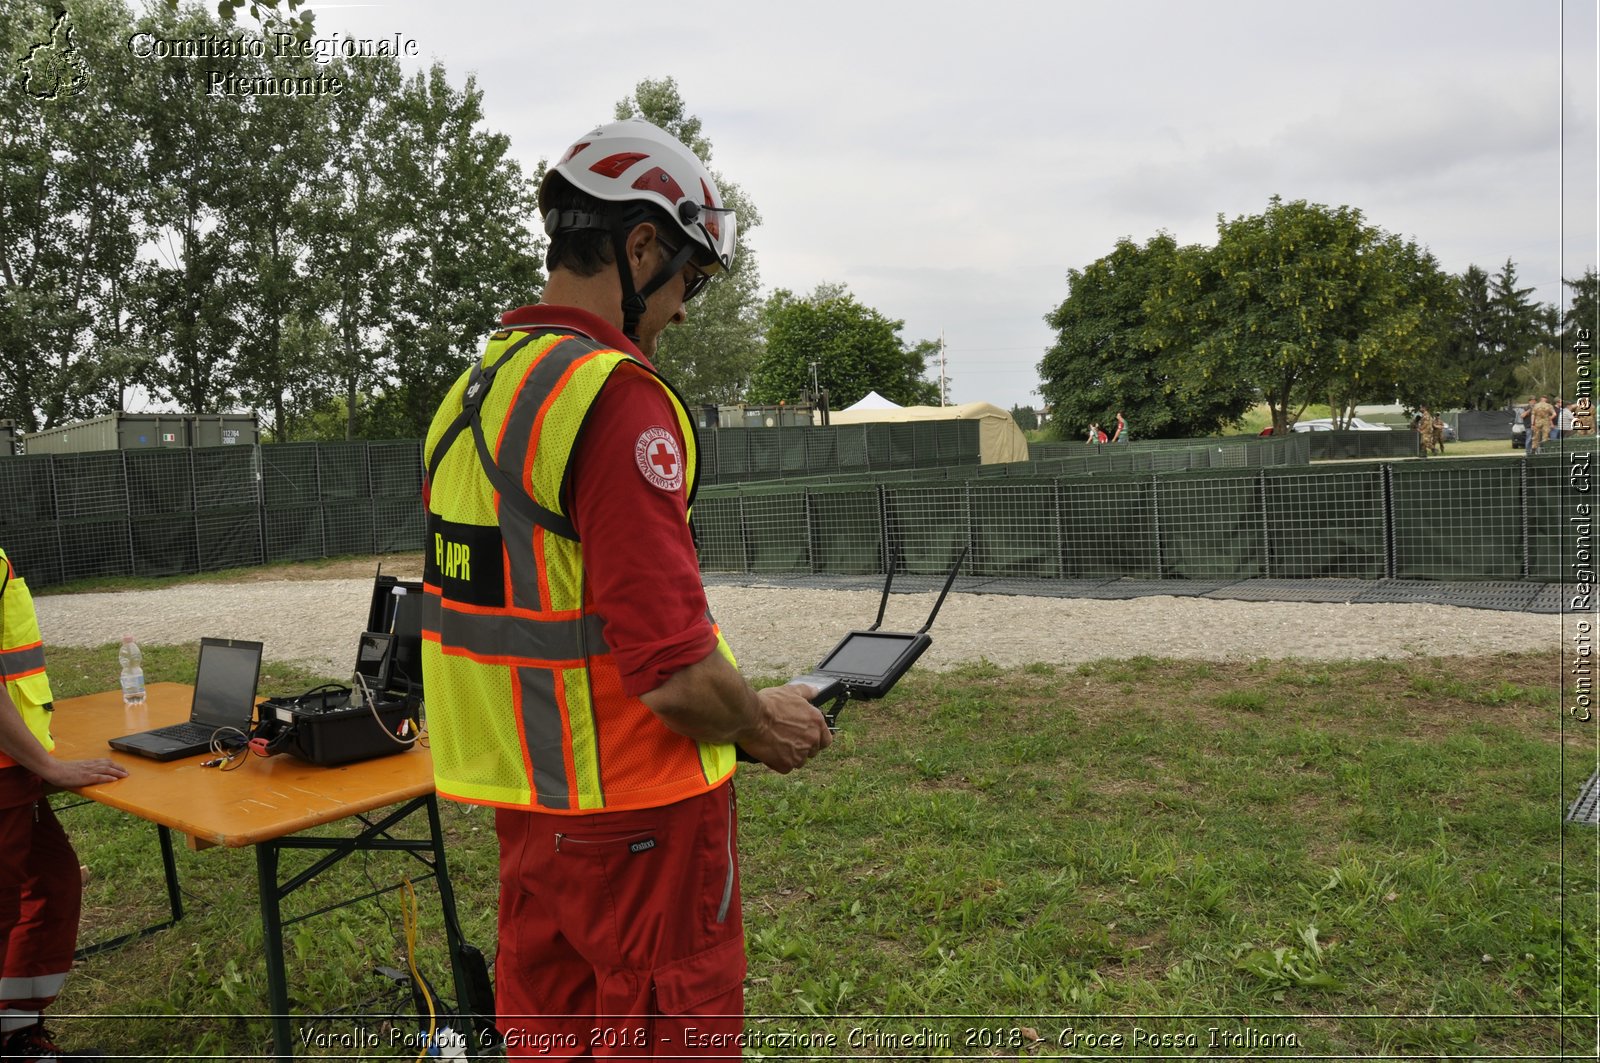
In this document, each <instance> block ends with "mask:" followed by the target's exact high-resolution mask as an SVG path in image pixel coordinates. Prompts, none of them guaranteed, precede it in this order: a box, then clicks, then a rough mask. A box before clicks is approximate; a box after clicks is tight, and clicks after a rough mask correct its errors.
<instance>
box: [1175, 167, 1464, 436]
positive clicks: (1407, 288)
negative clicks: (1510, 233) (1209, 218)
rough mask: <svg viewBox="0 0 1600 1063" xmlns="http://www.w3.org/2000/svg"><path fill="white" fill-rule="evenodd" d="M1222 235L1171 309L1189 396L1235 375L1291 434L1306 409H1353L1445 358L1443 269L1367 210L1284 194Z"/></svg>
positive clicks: (1185, 272) (1223, 223)
mask: <svg viewBox="0 0 1600 1063" xmlns="http://www.w3.org/2000/svg"><path fill="white" fill-rule="evenodd" d="M1217 230H1218V239H1217V245H1216V247H1214V248H1213V249H1211V250H1210V251H1209V252H1206V253H1204V254H1203V255H1197V256H1194V262H1193V264H1190V265H1186V266H1183V267H1181V268H1180V272H1179V274H1178V276H1177V283H1176V284H1175V285H1174V286H1173V289H1172V290H1173V294H1172V295H1170V296H1164V297H1163V298H1162V300H1160V304H1159V310H1158V316H1159V318H1160V320H1161V322H1162V327H1163V328H1164V329H1165V330H1167V331H1166V336H1167V340H1166V345H1167V346H1172V347H1178V348H1179V349H1182V350H1183V353H1182V355H1181V357H1180V361H1179V364H1180V365H1181V366H1182V367H1183V368H1184V374H1183V376H1184V380H1183V383H1182V384H1181V385H1180V391H1179V395H1180V398H1185V397H1187V396H1189V395H1192V394H1194V393H1195V389H1197V388H1202V387H1209V386H1211V382H1212V381H1214V380H1216V379H1219V378H1230V379H1232V380H1234V381H1236V382H1238V383H1240V384H1244V385H1247V386H1249V387H1252V388H1254V389H1255V390H1256V391H1257V392H1258V393H1259V394H1260V396H1261V397H1262V398H1263V399H1264V400H1265V401H1266V403H1267V406H1268V408H1269V409H1270V410H1271V411H1272V420H1273V428H1274V430H1275V431H1278V432H1283V431H1285V430H1287V428H1288V424H1289V421H1290V419H1291V410H1292V409H1295V408H1296V404H1299V407H1300V408H1303V406H1304V404H1305V403H1307V402H1311V401H1318V400H1323V399H1325V398H1326V397H1329V396H1331V397H1333V398H1334V400H1335V401H1336V402H1338V403H1341V404H1346V403H1348V402H1349V401H1350V400H1351V399H1352V398H1355V397H1361V396H1364V395H1367V394H1371V393H1372V391H1373V390H1374V389H1375V388H1378V387H1381V386H1387V385H1388V384H1390V383H1391V382H1393V381H1397V380H1401V379H1403V378H1404V377H1405V375H1406V373H1407V372H1408V371H1415V368H1416V367H1418V366H1422V365H1426V364H1427V362H1428V360H1429V359H1432V358H1437V356H1438V349H1439V347H1440V344H1441V343H1442V338H1443V327H1442V324H1441V323H1440V322H1439V320H1438V316H1439V314H1440V313H1441V312H1444V311H1445V309H1446V308H1445V307H1441V306H1439V305H1437V300H1438V299H1439V298H1440V296H1439V292H1440V291H1441V290H1443V287H1442V285H1441V284H1440V282H1439V281H1438V280H1437V279H1436V278H1434V276H1433V274H1434V273H1436V272H1437V265H1436V264H1434V263H1433V260H1432V257H1431V256H1430V255H1428V254H1427V253H1426V252H1425V251H1423V250H1422V249H1420V248H1418V247H1417V246H1416V245H1415V244H1414V243H1412V242H1410V241H1405V240H1402V239H1400V238H1399V237H1396V236H1392V235H1390V234H1388V233H1385V232H1384V231H1383V230H1381V229H1378V228H1376V227H1374V226H1371V225H1368V224H1367V223H1366V222H1365V220H1364V219H1363V217H1362V214H1361V212H1360V211H1359V210H1357V209H1355V208H1353V207H1348V206H1341V207H1327V206H1324V205H1322V204H1310V203H1306V202H1304V201H1303V200H1296V201H1293V202H1287V203H1286V202H1284V201H1283V200H1282V199H1281V198H1280V197H1277V196H1274V197H1273V198H1272V200H1271V203H1270V205H1269V207H1268V209H1267V210H1266V211H1265V212H1264V213H1262V214H1257V215H1249V216H1241V217H1238V218H1235V219H1234V220H1232V221H1228V220H1227V219H1225V218H1222V217H1219V218H1218V220H1217ZM1174 338H1176V339H1177V342H1174ZM1408 367H1409V368H1408Z"/></svg>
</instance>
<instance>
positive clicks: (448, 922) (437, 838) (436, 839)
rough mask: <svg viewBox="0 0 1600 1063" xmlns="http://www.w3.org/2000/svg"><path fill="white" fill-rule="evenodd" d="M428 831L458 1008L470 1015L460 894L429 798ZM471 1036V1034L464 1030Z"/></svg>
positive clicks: (435, 801) (435, 807)
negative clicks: (453, 883)
mask: <svg viewBox="0 0 1600 1063" xmlns="http://www.w3.org/2000/svg"><path fill="white" fill-rule="evenodd" d="M428 831H429V836H430V837H431V838H432V840H433V861H434V863H433V878H434V882H435V883H437V885H438V887H439V905H440V908H441V910H442V911H443V913H444V936H445V942H446V944H447V945H448V946H449V948H450V973H451V975H452V976H453V977H454V979H455V983H456V1009H457V1010H458V1011H461V1012H466V1011H467V1010H468V1008H469V1007H470V1002H471V999H472V991H471V986H470V984H469V982H468V979H467V973H466V971H465V970H464V969H463V968H462V963H461V945H462V943H463V940H464V939H463V937H462V934H461V923H460V921H459V919H458V918H457V916H456V892H455V889H454V888H452V887H451V885H450V872H449V870H448V869H447V868H446V865H445V856H444V831H443V830H442V829H441V827H440V824H439V801H438V799H437V798H436V797H435V796H434V795H433V794H429V795H428ZM463 1032H464V1033H468V1034H469V1035H470V1033H471V1031H463Z"/></svg>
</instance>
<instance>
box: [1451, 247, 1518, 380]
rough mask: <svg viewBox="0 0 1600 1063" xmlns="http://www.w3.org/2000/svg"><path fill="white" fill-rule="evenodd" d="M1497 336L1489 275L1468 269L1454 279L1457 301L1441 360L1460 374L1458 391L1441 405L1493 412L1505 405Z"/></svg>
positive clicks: (1472, 268) (1503, 369) (1470, 267)
mask: <svg viewBox="0 0 1600 1063" xmlns="http://www.w3.org/2000/svg"><path fill="white" fill-rule="evenodd" d="M1498 334H1499V330H1498V326H1497V319H1496V314H1495V310H1494V306H1493V301H1492V298H1491V296H1490V294H1489V274H1488V273H1487V272H1486V271H1485V270H1484V269H1482V268H1481V267H1479V266H1468V267H1467V268H1466V269H1465V270H1463V271H1462V273H1461V276H1459V277H1457V278H1456V300H1455V305H1454V308H1453V312H1452V314H1451V320H1450V324H1449V328H1448V331H1447V334H1446V337H1445V344H1444V350H1443V359H1444V361H1445V363H1446V365H1447V366H1449V367H1451V368H1452V369H1453V370H1454V371H1455V372H1456V373H1457V374H1459V376H1460V378H1461V381H1462V386H1461V390H1460V391H1459V392H1458V393H1457V394H1456V395H1454V396H1451V397H1450V401H1449V402H1448V403H1445V404H1444V405H1455V406H1460V407H1462V408H1463V409H1468V410H1492V409H1498V408H1501V407H1502V406H1503V405H1504V402H1505V397H1504V395H1503V392H1505V391H1506V390H1507V388H1508V387H1510V386H1512V385H1510V383H1509V382H1508V381H1507V380H1505V379H1502V374H1504V373H1507V372H1509V370H1508V369H1507V367H1506V365H1505V362H1504V359H1503V358H1502V357H1501V354H1500V351H1499V350H1498V347H1497V340H1496V337H1497V336H1498Z"/></svg>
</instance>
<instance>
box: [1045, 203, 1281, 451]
mask: <svg viewBox="0 0 1600 1063" xmlns="http://www.w3.org/2000/svg"><path fill="white" fill-rule="evenodd" d="M1203 255H1204V252H1203V249H1201V248H1196V247H1191V248H1180V247H1178V244H1177V241H1175V240H1174V239H1173V238H1172V237H1171V236H1169V235H1167V234H1165V233H1162V234H1160V235H1157V236H1154V237H1152V238H1151V239H1150V240H1149V241H1147V242H1146V243H1145V244H1144V245H1143V246H1142V247H1141V246H1139V245H1138V244H1135V243H1134V242H1133V241H1132V240H1129V239H1127V238H1126V237H1124V238H1123V239H1121V240H1118V241H1117V245H1116V247H1115V248H1114V249H1113V250H1112V252H1111V253H1110V254H1109V255H1106V256H1105V257H1104V258H1101V259H1099V260H1097V261H1095V262H1092V263H1090V264H1089V265H1088V266H1086V267H1085V268H1083V269H1081V270H1078V269H1072V270H1068V271H1067V287H1068V290H1067V297H1066V299H1065V300H1063V301H1062V303H1061V305H1060V306H1058V307H1056V308H1055V310H1053V311H1051V313H1049V314H1048V315H1046V317H1045V321H1046V322H1047V323H1048V324H1049V325H1050V327H1051V328H1053V329H1055V330H1056V342H1055V343H1054V344H1053V345H1052V346H1051V347H1050V349H1049V350H1048V351H1047V352H1045V356H1044V360H1043V361H1041V362H1040V363H1039V378H1040V380H1041V381H1042V383H1041V385H1040V389H1039V390H1040V393H1041V394H1043V395H1044V397H1045V404H1046V405H1047V406H1049V407H1050V408H1051V410H1052V411H1053V414H1054V421H1053V423H1054V424H1055V425H1056V427H1057V431H1059V432H1067V433H1078V434H1081V431H1082V430H1083V429H1085V428H1087V427H1088V426H1089V425H1090V424H1107V423H1109V422H1110V421H1111V420H1113V419H1114V418H1115V416H1116V413H1117V411H1118V410H1121V411H1123V413H1124V414H1125V416H1126V417H1127V419H1128V421H1129V422H1130V423H1132V424H1136V425H1138V426H1139V434H1140V435H1141V436H1144V437H1156V438H1159V437H1163V436H1166V437H1176V438H1182V437H1189V436H1200V435H1207V434H1209V433H1211V432H1214V431H1216V430H1217V429H1218V428H1220V427H1221V426H1222V425H1224V424H1226V423H1228V422H1229V421H1232V420H1234V419H1236V418H1237V417H1238V416H1239V415H1240V414H1241V413H1243V412H1244V410H1246V409H1248V408H1249V406H1250V404H1251V402H1252V401H1253V398H1252V396H1253V389H1252V388H1251V387H1250V386H1249V385H1248V384H1247V383H1245V382H1243V381H1241V380H1239V379H1238V378H1236V377H1234V376H1233V375H1231V374H1227V373H1222V374H1212V375H1206V376H1203V377H1202V378H1201V379H1199V380H1194V379H1187V378H1186V377H1185V370H1184V367H1183V366H1182V364H1181V360H1180V355H1181V353H1182V347H1181V341H1182V339H1183V338H1184V337H1183V336H1181V335H1177V336H1173V337H1170V338H1169V337H1168V335H1167V333H1165V332H1164V331H1163V330H1162V329H1161V328H1160V327H1158V326H1157V324H1156V323H1155V322H1153V321H1152V317H1151V313H1152V310H1151V307H1153V306H1155V305H1157V304H1158V303H1159V302H1160V301H1161V300H1163V299H1166V300H1172V299H1183V300H1188V299H1195V298H1199V297H1201V293H1202V291H1203V289H1204V286H1205V284H1206V279H1205V273H1206V266H1205V264H1204V258H1203Z"/></svg>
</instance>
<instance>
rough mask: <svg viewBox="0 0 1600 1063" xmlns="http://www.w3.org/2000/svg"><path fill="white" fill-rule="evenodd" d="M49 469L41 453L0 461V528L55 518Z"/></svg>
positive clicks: (26, 524) (34, 523)
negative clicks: (0, 499) (2, 501)
mask: <svg viewBox="0 0 1600 1063" xmlns="http://www.w3.org/2000/svg"><path fill="white" fill-rule="evenodd" d="M53 469H54V463H53V462H52V461H51V460H50V457H49V456H48V455H44V454H40V455H37V456H32V457H7V458H3V459H0V498H3V499H5V505H3V506H0V527H3V528H7V529H10V528H11V527H13V526H21V527H35V526H37V525H39V524H41V523H43V522H45V521H53V520H55V519H56V502H55V478H54V476H53V474H52V470H53ZM7 549H9V547H8V548H7Z"/></svg>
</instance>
